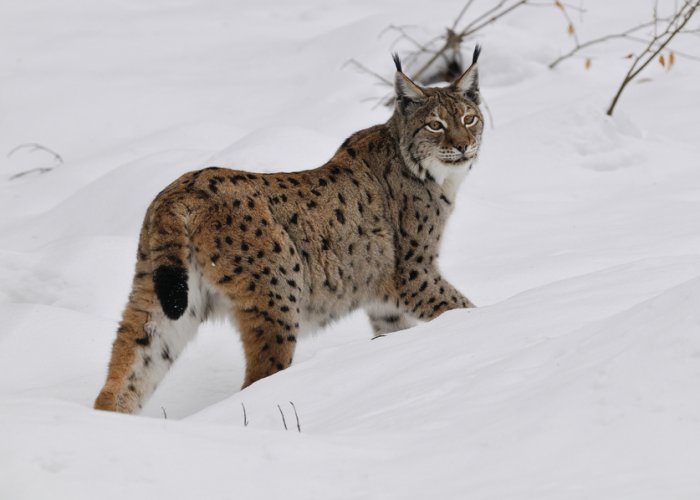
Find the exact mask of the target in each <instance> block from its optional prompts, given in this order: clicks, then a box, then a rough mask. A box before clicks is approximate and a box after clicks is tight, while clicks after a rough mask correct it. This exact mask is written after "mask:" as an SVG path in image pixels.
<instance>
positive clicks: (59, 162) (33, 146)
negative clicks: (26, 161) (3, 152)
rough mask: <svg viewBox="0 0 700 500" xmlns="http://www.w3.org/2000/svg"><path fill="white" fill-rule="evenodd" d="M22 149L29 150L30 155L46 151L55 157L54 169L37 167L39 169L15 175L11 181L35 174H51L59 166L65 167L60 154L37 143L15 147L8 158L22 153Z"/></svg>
mask: <svg viewBox="0 0 700 500" xmlns="http://www.w3.org/2000/svg"><path fill="white" fill-rule="evenodd" d="M22 149H28V150H29V152H30V153H33V152H35V151H44V152H46V153H49V154H50V155H51V156H53V161H54V165H53V166H52V167H37V168H32V169H29V170H25V171H24V172H20V173H18V174H15V175H13V176H11V177H10V180H13V179H19V178H20V177H24V176H25V175H28V174H31V173H34V172H39V173H40V174H45V173H46V172H51V171H52V170H53V169H54V168H56V167H58V166H59V165H63V158H62V157H61V155H60V154H58V153H57V152H55V151H54V150H52V149H49V148H47V147H46V146H42V145H41V144H37V143H35V142H30V143H27V144H20V145H19V146H15V147H14V148H12V150H10V152H9V153H7V157H8V158H11V157H12V155H14V154H15V153H16V152H17V151H20V150H22Z"/></svg>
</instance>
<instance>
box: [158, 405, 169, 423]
mask: <svg viewBox="0 0 700 500" xmlns="http://www.w3.org/2000/svg"><path fill="white" fill-rule="evenodd" d="M160 409H161V410H163V418H164V419H165V420H168V414H167V413H165V408H163V407H162V406H161V407H160Z"/></svg>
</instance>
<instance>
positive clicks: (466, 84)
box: [452, 45, 481, 104]
mask: <svg viewBox="0 0 700 500" xmlns="http://www.w3.org/2000/svg"><path fill="white" fill-rule="evenodd" d="M479 54H481V46H479V45H477V46H476V47H474V55H473V56H472V63H471V65H470V66H469V67H468V68H467V71H465V72H464V73H463V74H462V76H460V77H459V78H457V80H456V81H455V82H454V83H453V84H452V88H453V89H454V90H455V91H457V92H461V93H462V94H463V95H464V97H466V98H467V99H471V100H472V101H474V103H475V104H479V103H480V102H481V99H480V98H479V69H478V68H477V64H476V62H477V61H478V60H479Z"/></svg>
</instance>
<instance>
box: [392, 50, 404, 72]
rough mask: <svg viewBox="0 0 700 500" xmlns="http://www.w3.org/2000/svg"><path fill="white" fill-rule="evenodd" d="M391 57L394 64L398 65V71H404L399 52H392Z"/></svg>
mask: <svg viewBox="0 0 700 500" xmlns="http://www.w3.org/2000/svg"><path fill="white" fill-rule="evenodd" d="M391 58H392V59H393V60H394V64H395V65H396V71H398V72H399V73H403V70H402V69H401V59H400V58H399V53H398V52H394V53H393V54H391Z"/></svg>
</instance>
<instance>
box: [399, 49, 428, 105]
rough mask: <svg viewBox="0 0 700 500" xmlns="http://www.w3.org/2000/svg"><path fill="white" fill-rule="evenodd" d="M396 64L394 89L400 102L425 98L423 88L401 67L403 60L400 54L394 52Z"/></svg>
mask: <svg viewBox="0 0 700 500" xmlns="http://www.w3.org/2000/svg"><path fill="white" fill-rule="evenodd" d="M393 57H394V64H396V75H395V76H394V90H395V92H396V98H397V100H398V102H399V103H404V104H405V103H407V102H412V101H417V100H420V99H423V98H424V97H425V94H424V93H423V90H421V88H420V87H419V86H418V85H416V84H415V83H413V82H412V81H411V79H410V78H409V77H407V76H406V75H405V74H404V73H403V71H402V69H401V60H400V59H399V55H398V54H394V55H393Z"/></svg>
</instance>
